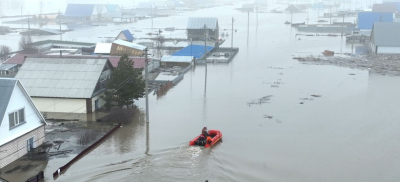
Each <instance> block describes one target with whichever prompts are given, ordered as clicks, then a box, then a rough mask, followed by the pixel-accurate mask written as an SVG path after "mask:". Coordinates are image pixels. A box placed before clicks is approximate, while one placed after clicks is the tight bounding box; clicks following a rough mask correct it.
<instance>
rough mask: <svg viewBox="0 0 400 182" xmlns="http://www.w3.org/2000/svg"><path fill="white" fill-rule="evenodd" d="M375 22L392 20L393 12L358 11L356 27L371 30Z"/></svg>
mask: <svg viewBox="0 0 400 182" xmlns="http://www.w3.org/2000/svg"><path fill="white" fill-rule="evenodd" d="M375 22H393V13H389V12H382V13H381V12H359V13H358V29H360V30H371V29H372V26H373V25H374V23H375Z"/></svg>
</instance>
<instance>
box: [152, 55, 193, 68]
mask: <svg viewBox="0 0 400 182" xmlns="http://www.w3.org/2000/svg"><path fill="white" fill-rule="evenodd" d="M194 60H195V58H194V57H193V56H163V57H162V58H161V61H160V62H161V66H182V67H187V66H190V65H191V64H193V62H194Z"/></svg>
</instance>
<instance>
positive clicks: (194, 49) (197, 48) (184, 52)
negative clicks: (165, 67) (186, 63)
mask: <svg viewBox="0 0 400 182" xmlns="http://www.w3.org/2000/svg"><path fill="white" fill-rule="evenodd" d="M206 49H207V52H210V51H211V50H213V49H214V47H212V46H207V48H206ZM204 51H205V50H204V46H203V45H189V46H187V47H185V48H183V49H181V50H179V51H177V52H175V53H173V54H172V56H193V57H195V58H196V59H200V58H201V57H203V55H204Z"/></svg>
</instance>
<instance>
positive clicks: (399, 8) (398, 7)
mask: <svg viewBox="0 0 400 182" xmlns="http://www.w3.org/2000/svg"><path fill="white" fill-rule="evenodd" d="M392 1H393V0H392ZM383 4H395V5H396V10H397V11H400V1H399V2H383Z"/></svg>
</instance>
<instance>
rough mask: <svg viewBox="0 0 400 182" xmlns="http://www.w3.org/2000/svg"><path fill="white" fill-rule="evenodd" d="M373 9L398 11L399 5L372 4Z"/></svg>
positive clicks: (374, 10)
mask: <svg viewBox="0 0 400 182" xmlns="http://www.w3.org/2000/svg"><path fill="white" fill-rule="evenodd" d="M372 11H373V12H390V13H395V12H396V11H397V7H396V4H374V5H373V6H372Z"/></svg>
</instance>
